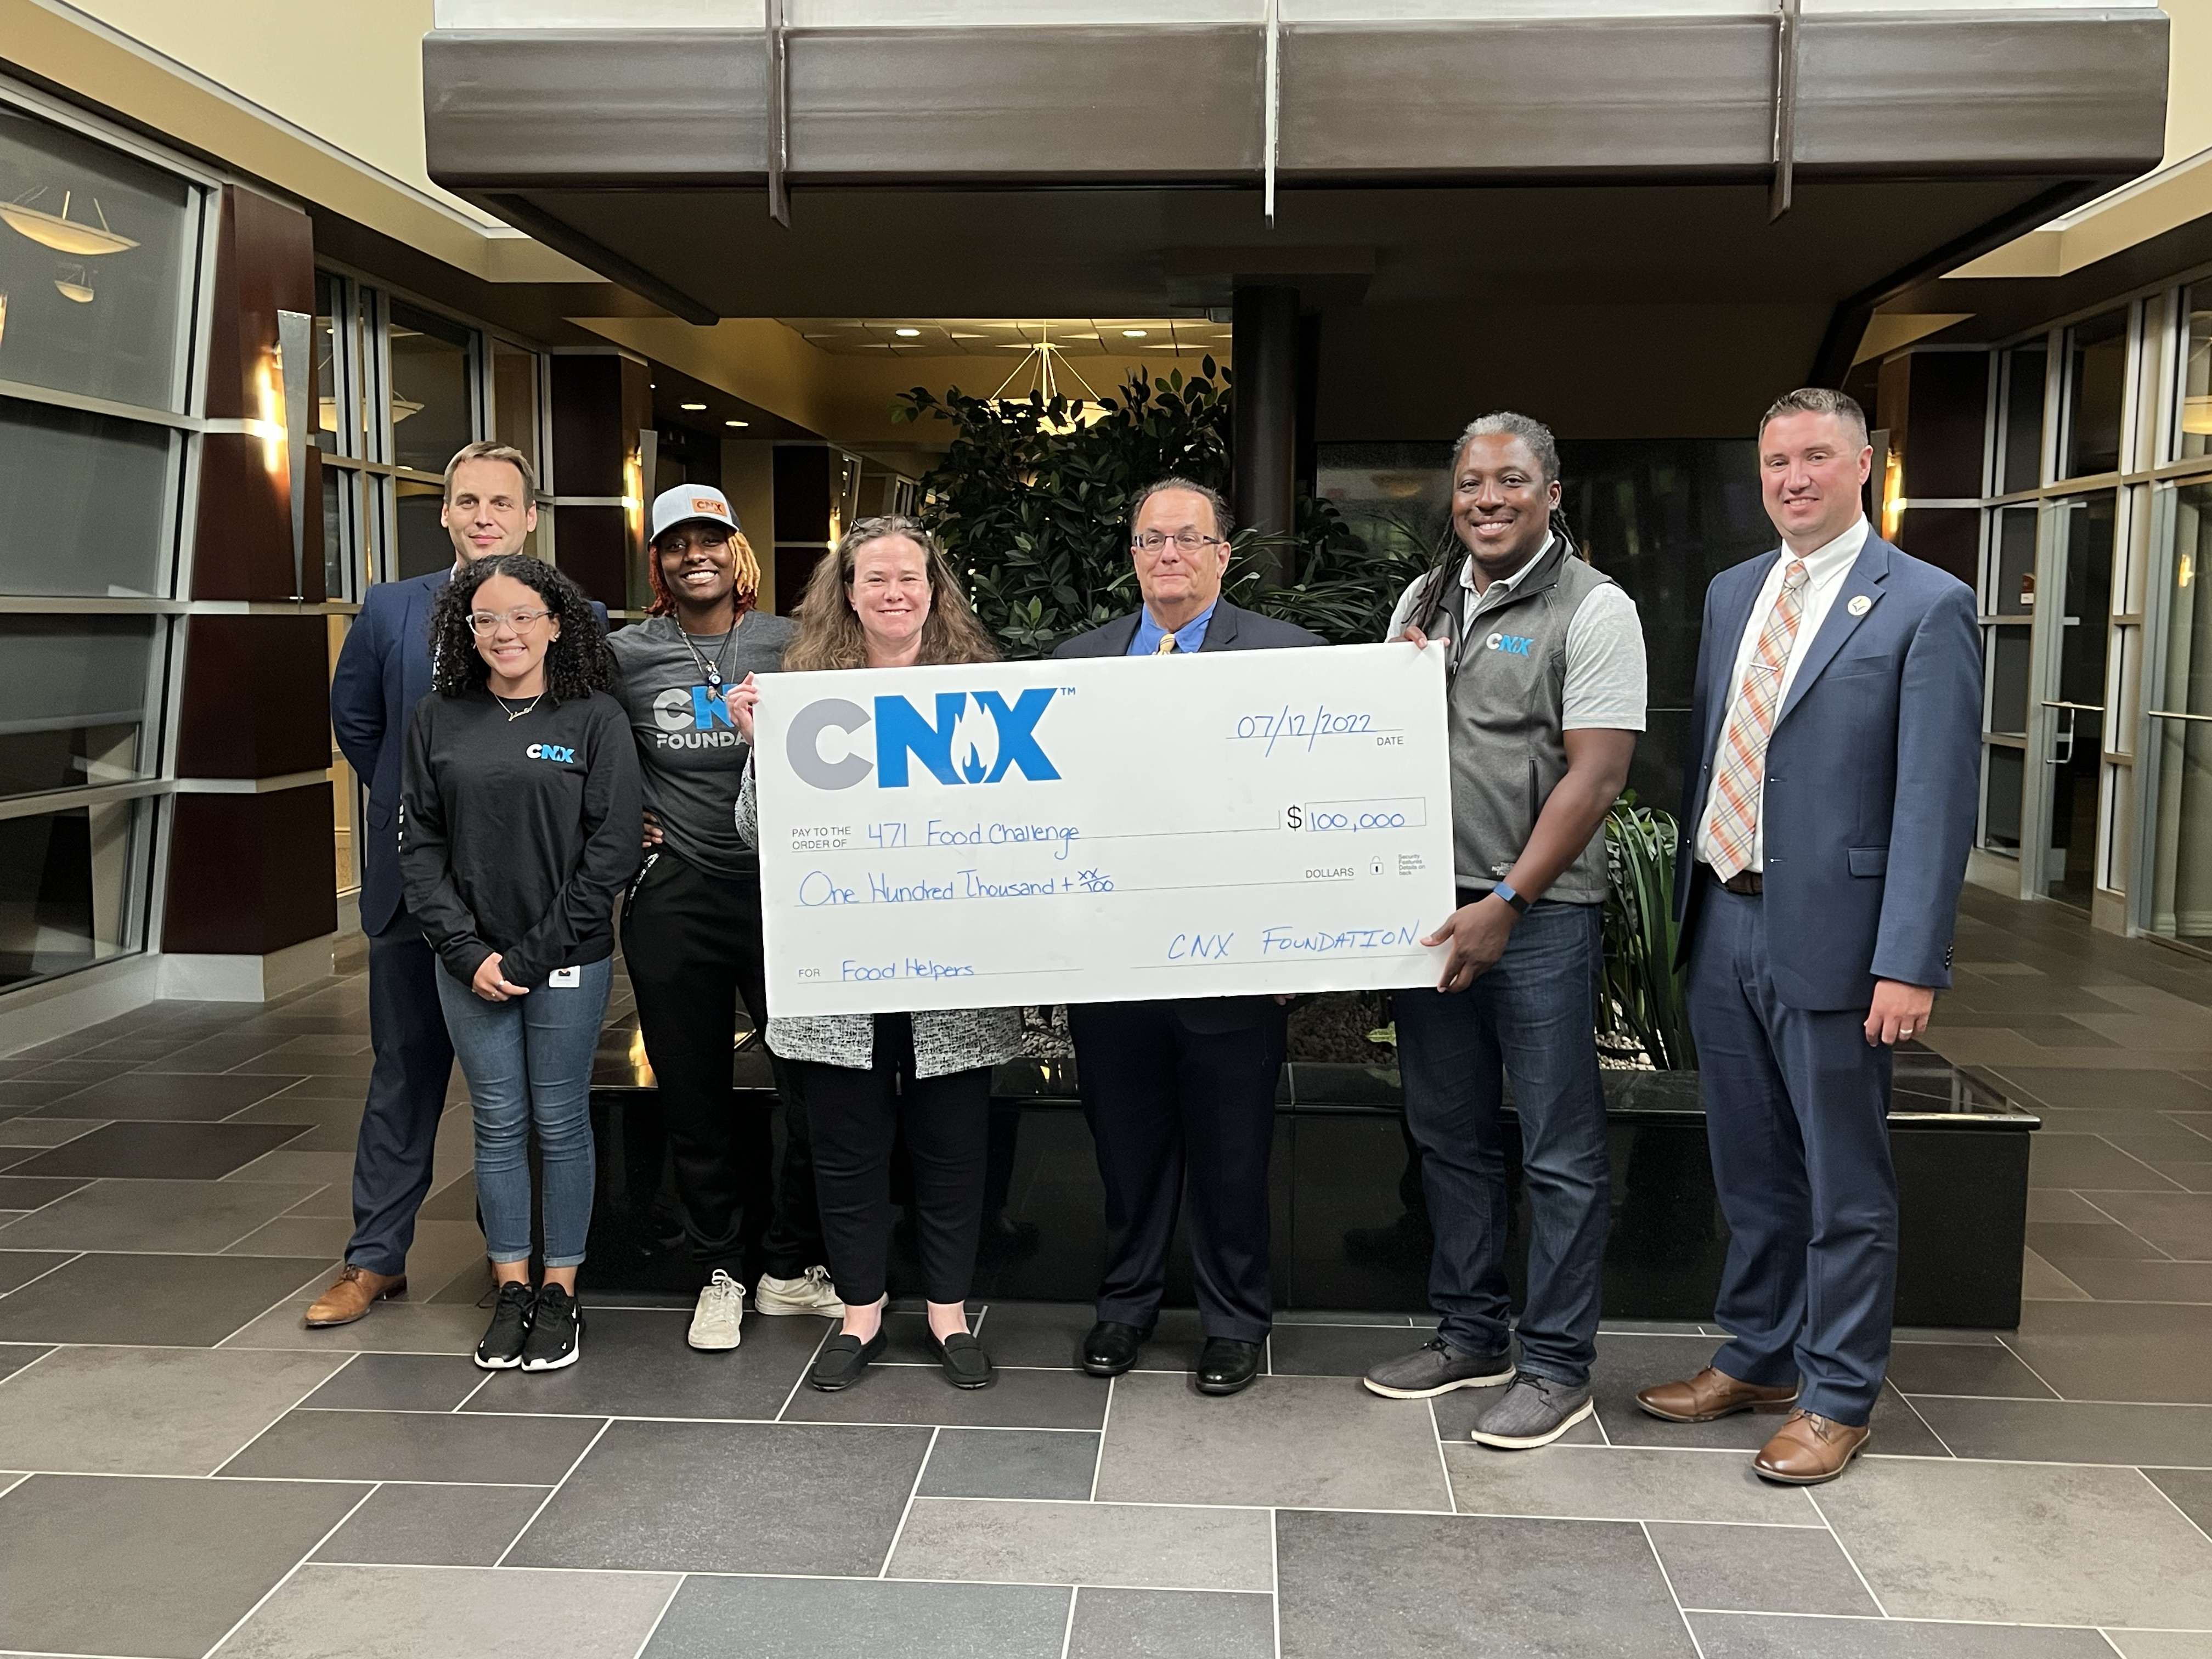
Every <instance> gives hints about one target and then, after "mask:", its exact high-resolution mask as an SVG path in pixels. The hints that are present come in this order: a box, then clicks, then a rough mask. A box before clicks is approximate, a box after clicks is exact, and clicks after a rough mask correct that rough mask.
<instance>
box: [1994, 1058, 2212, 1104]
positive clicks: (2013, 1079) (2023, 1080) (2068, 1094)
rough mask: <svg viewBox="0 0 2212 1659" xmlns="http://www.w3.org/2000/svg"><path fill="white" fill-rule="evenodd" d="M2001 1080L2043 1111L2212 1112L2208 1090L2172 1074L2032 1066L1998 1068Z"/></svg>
mask: <svg viewBox="0 0 2212 1659" xmlns="http://www.w3.org/2000/svg"><path fill="white" fill-rule="evenodd" d="M1998 1070H1999V1072H2000V1073H2002V1076H2003V1077H2004V1079H2005V1080H2006V1081H2007V1082H2008V1083H2012V1084H2015V1085H2018V1086H2019V1087H2020V1088H2021V1089H2023V1090H2025V1091H2027V1093H2028V1094H2030V1095H2032V1096H2033V1097H2035V1098H2036V1099H2037V1100H2039V1101H2040V1102H2042V1103H2044V1104H2045V1105H2047V1106H2057V1107H2060V1108H2073V1109H2083V1108H2089V1109H2107V1108H2112V1107H2118V1106H2148V1107H2151V1108H2153V1109H2157V1110H2160V1111H2182V1112H2187V1111H2197V1112H2204V1111H2212V1088H2207V1087H2206V1086H2205V1085H2203V1083H2201V1082H2192V1081H2191V1080H2190V1079H2188V1078H2185V1077H2183V1076H2181V1075H2179V1073H2173V1072H2160V1071H2136V1070H2128V1071H2121V1070H2118V1069H2117V1068H2116V1069H2112V1070H2106V1071H2100V1070H2085V1071H2077V1070H2074V1069H2072V1068H2070V1067H2069V1068H2067V1069H2064V1070H2060V1069H2057V1068H2056V1067H2051V1068H2047V1069H2038V1068H2037V1067H2035V1066H2000V1067H1999V1068H1998Z"/></svg>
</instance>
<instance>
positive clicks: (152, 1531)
mask: <svg viewBox="0 0 2212 1659" xmlns="http://www.w3.org/2000/svg"><path fill="white" fill-rule="evenodd" d="M367 1491H368V1488H367V1487H365V1486H340V1485H334V1484H326V1483H322V1482H313V1483H290V1482H280V1481H262V1480H132V1479H128V1478H122V1477H117V1476H68V1475H51V1474H40V1475H33V1477H32V1478H31V1479H30V1480H26V1481H24V1482H23V1483H22V1484H21V1486H17V1487H16V1488H15V1490H14V1491H12V1492H9V1494H8V1496H7V1498H6V1499H5V1500H4V1501H0V1560H4V1561H5V1562H7V1564H8V1580H7V1583H8V1593H7V1594H6V1595H4V1596H0V1648H6V1649H21V1650H29V1651H33V1652H54V1653H80V1654H82V1653H124V1654H135V1655H142V1656H145V1659H170V1656H175V1659H199V1656H200V1655H202V1654H204V1653H205V1652H206V1651H207V1650H208V1649H209V1648H210V1647H211V1646H212V1645H213V1644H215V1643H216V1641H218V1640H219V1639H221V1638H222V1633H223V1632H225V1631H227V1630H228V1629H229V1628H230V1627H231V1626H232V1625H234V1624H235V1623H236V1622H237V1621H238V1620H240V1618H242V1617H243V1616H244V1615H245V1613H246V1610H247V1609H248V1608H249V1607H252V1605H253V1604H254V1602H255V1601H258V1600H259V1599H260V1598H261V1596H263V1595H265V1594H266V1593H267V1592H268V1590H269V1589H270V1586H271V1585H273V1584H275V1583H276V1581H277V1580H278V1579H280V1578H282V1577H283V1576H284V1574H285V1573H286V1572H288V1571H290V1569H291V1567H292V1565H293V1564H294V1563H295V1562H296V1561H297V1560H299V1559H300V1558H301V1556H303V1555H305V1554H307V1552H308V1551H309V1550H311V1549H313V1547H314V1546H315V1541H316V1540H317V1539H319V1538H320V1537H321V1536H322V1535H323V1534H325V1532H327V1531H328V1530H329V1529H330V1528H331V1527H333V1526H335V1525H337V1522H338V1521H339V1520H340V1519H341V1518H342V1517H343V1516H344V1515H345V1513H346V1511H347V1510H349V1509H351V1508H352V1507H353V1506H354V1504H356V1503H357V1502H358V1501H359V1500H360V1499H361V1498H362V1495H363V1494H364V1493H365V1492H367ZM299 1653H300V1650H295V1651H294V1654H293V1655H291V1656H288V1659H299Z"/></svg>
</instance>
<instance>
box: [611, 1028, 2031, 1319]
mask: <svg viewBox="0 0 2212 1659" xmlns="http://www.w3.org/2000/svg"><path fill="white" fill-rule="evenodd" d="M1605 1081H1606V1097H1607V1130H1608V1135H1607V1138H1608V1142H1609V1146H1610V1149H1611V1152H1612V1162H1613V1222H1612V1230H1611V1234H1610V1237H1609V1239H1608V1242H1607V1249H1606V1283H1605V1311H1606V1314H1607V1316H1608V1317H1611V1318H1617V1319H1663V1320H1685V1321H1699V1320H1705V1319H1709V1318H1711V1315H1712V1307H1713V1291H1714V1287H1715V1285H1716V1284H1717V1281H1718V1279H1719V1273H1720V1265H1721V1257H1722V1254H1723V1251H1724V1250H1725V1249H1726V1247H1727V1243H1728V1230H1727V1227H1726V1225H1724V1224H1723V1221H1722V1220H1721V1217H1720V1212H1719V1209H1718V1207H1717V1205H1716V1203H1715V1201H1714V1196H1713V1181H1712V1169H1711V1164H1710V1163H1709V1161H1708V1159H1707V1156H1706V1149H1705V1114H1704V1112H1703V1111H1702V1110H1701V1109H1699V1104H1698V1091H1697V1078H1696V1075H1695V1074H1694V1073H1679V1072H1632V1071H1618V1070H1610V1069H1609V1070H1607V1072H1606V1073H1605ZM738 1086H739V1087H740V1088H741V1089H747V1090H752V1089H760V1090H766V1089H767V1087H768V1082H767V1068H766V1066H765V1065H764V1064H763V1063H762V1061H761V1060H759V1058H758V1057H757V1055H747V1054H741V1055H739V1056H738ZM1397 1102H1398V1080H1397V1074H1396V1073H1395V1072H1392V1071H1389V1070H1385V1069H1383V1068H1379V1067H1371V1066H1341V1065H1311V1064H1304V1063H1299V1064H1294V1065H1291V1066H1287V1067H1285V1076H1284V1085H1283V1090H1282V1095H1281V1098H1280V1101H1279V1104H1278V1107H1277V1112H1276V1121H1275V1158H1274V1164H1273V1176H1272V1180H1273V1208H1274V1289H1275V1302H1276V1305H1277V1307H1278V1308H1279V1309H1284V1310H1291V1309H1333V1310H1347V1311H1352V1310H1372V1311H1377V1312H1388V1313H1398V1314H1404V1313H1419V1312H1420V1311H1421V1310H1424V1309H1425V1308H1426V1306H1427V1305H1428V1297H1427V1291H1426V1284H1427V1276H1428V1248H1427V1234H1426V1228H1425V1223H1424V1222H1423V1221H1422V1220H1421V1219H1420V1218H1419V1216H1418V1215H1417V1214H1416V1213H1414V1212H1412V1211H1411V1210H1409V1207H1408V1205H1407V1201H1406V1199H1405V1198H1404V1196H1402V1194H1404V1193H1405V1192H1406V1191H1407V1190H1409V1189H1410V1188H1409V1186H1408V1183H1407V1176H1408V1170H1407V1143H1406V1139H1405V1137H1404V1134H1403V1133H1402V1131H1401V1121H1402V1117H1401V1113H1400V1111H1399V1109H1398V1104H1397ZM992 1114H993V1134H992V1158H993V1168H992V1181H991V1188H990V1190H991V1193H992V1194H993V1197H994V1209H993V1212H992V1213H991V1214H990V1215H989V1216H988V1217H987V1222H986V1225H985V1229H984V1240H983V1248H982V1251H981V1259H980V1261H978V1264H977V1273H976V1283H975V1294H976V1296H977V1297H984V1298H988V1297H999V1298H1006V1299H1015V1300H1024V1301H1030V1300H1034V1301H1066V1302H1088V1301H1089V1300H1091V1296H1092V1294H1093V1293H1094V1291H1096V1290H1097V1281H1098V1273H1099V1267H1100V1263H1101V1261H1102V1259H1103V1231H1102V1229H1103V1223H1102V1219H1101V1210H1102V1204H1101V1194H1100V1190H1099V1185H1098V1172H1097V1165H1096V1164H1095V1163H1094V1161H1093V1159H1092V1156H1091V1133H1090V1129H1089V1127H1087V1126H1086V1125H1085V1122H1084V1121H1083V1115H1082V1113H1081V1111H1080V1110H1079V1109H1078V1107H1077V1105H1076V1103H1075V1090H1074V1084H1073V1073H1072V1070H1071V1068H1070V1067H1068V1066H1066V1064H1065V1063H1063V1062H1053V1063H1039V1062H1024V1063H1021V1064H1018V1065H1014V1066H1002V1067H1001V1068H1000V1073H999V1076H998V1079H997V1085H996V1088H995V1090H994V1099H993V1103H992ZM1508 1121H1509V1124H1510V1111H1509V1114H1508ZM2037 1127H2039V1120H2038V1119H2037V1118H2036V1117H2035V1116H2034V1115H2032V1114H2030V1113H2028V1112H2026V1111H2023V1110H2021V1109H2019V1108H2018V1107H2017V1106H2015V1105H2013V1104H2012V1103H2010V1102H2008V1100H2006V1099H2005V1098H2004V1097H2003V1096H2002V1094H2001V1093H2000V1092H1998V1091H1997V1090H1996V1088H1995V1087H1994V1086H1993V1085H1992V1083H1991V1082H1990V1081H1989V1080H1987V1079H1984V1077H1983V1076H1981V1075H1979V1074H1975V1075H1969V1074H1968V1073H1964V1072H1960V1071H1958V1070H1956V1069H1954V1067H1952V1066H1950V1065H1948V1063H1947V1062H1945V1061H1943V1060H1940V1059H1938V1058H1937V1057H1936V1056H1935V1055H1933V1054H1928V1053H1926V1052H1925V1051H1922V1050H1916V1049H1914V1048H1907V1049H1905V1051H1903V1052H1901V1053H1900V1054H1899V1058H1898V1069H1897V1084H1896V1092H1895V1095H1894V1097H1893V1102H1892V1107H1891V1114H1890V1144H1891V1147H1892V1149H1893V1154H1894V1156H1895V1158H1896V1163H1897V1175H1898V1185H1899V1194H1900V1200H1901V1209H1902V1213H1901V1218H1900V1237H1899V1266H1898V1287H1897V1316H1896V1317H1897V1322H1898V1323H1899V1324H1900V1325H1923V1326H1966V1327H1980V1328H1991V1329H2001V1330H2002V1329H2010V1328H2013V1327H2015V1326H2016V1325H2017V1324H2018V1323H2019V1322H2020V1283H2021V1249H2022V1246H2023V1244H2024V1243H2025V1238H2026V1229H2027V1154H2028V1134H2029V1133H2030V1132H2031V1131H2033V1130H2034V1129H2035V1128H2037ZM592 1131H593V1133H594V1135H595V1136H596V1138H597V1141H598V1152H599V1195H598V1200H597V1206H596V1208H595V1210H594V1212H593V1215H592V1236H591V1243H590V1255H591V1260H590V1265H589V1267H587V1268H586V1273H587V1274H588V1276H589V1278H590V1280H591V1283H592V1286H593V1287H594V1288H595V1289H598V1290H601V1291H665V1292H668V1293H670V1294H672V1295H683V1294H688V1293H689V1291H690V1289H691V1288H692V1286H693V1280H692V1279H691V1278H690V1273H689V1269H688V1267H687V1266H686V1264H685V1262H684V1259H683V1250H682V1247H681V1243H680V1239H681V1231H682V1230H681V1226H680V1225H679V1223H678V1212H677V1210H676V1200H675V1196H674V1190H673V1187H672V1183H671V1182H670V1181H669V1180H668V1179H667V1171H666V1164H667V1158H666V1138H665V1133H663V1130H662V1127H661V1123H660V1117H659V1110H658V1106H657V1102H656V1098H655V1096H654V1092H653V1090H652V1088H651V1087H650V1086H640V1085H636V1084H635V1083H616V1082H607V1081H603V1082H602V1083H600V1084H599V1085H596V1086H595V1087H594V1088H593V1090H592ZM1507 1179H1508V1182H1509V1183H1510V1187H1511V1189H1512V1193H1513V1223H1512V1227H1511V1231H1510V1243H1509V1246H1508V1249H1509V1253H1510V1261H1509V1273H1510V1276H1511V1279H1512V1282H1513V1287H1514V1293H1515V1296H1516V1299H1517V1298H1518V1297H1519V1295H1520V1293H1521V1290H1522V1273H1523V1267H1524V1258H1525V1254H1526V1249H1527V1244H1526V1239H1527V1225H1526V1222H1527V1214H1526V1206H1527V1196H1526V1194H1525V1192H1524V1191H1523V1189H1522V1182H1521V1168H1520V1158H1519V1145H1518V1137H1517V1133H1512V1134H1510V1136H1509V1144H1508V1148H1507ZM908 1245H909V1241H908V1238H907V1237H905V1235H904V1233H903V1231H902V1232H901V1234H900V1235H899V1236H898V1237H897V1238H896V1244H895V1255H894V1261H893V1263H892V1271H891V1288H892V1291H893V1293H894V1294H908V1293H912V1292H913V1291H915V1290H916V1289H917V1288H918V1285H917V1276H916V1273H915V1263H914V1261H913V1258H912V1255H911V1252H910V1249H909V1248H908ZM1168 1297H1169V1300H1170V1303H1171V1304H1178V1305H1188V1304H1189V1302H1190V1299H1191V1285H1190V1273H1189V1264H1188V1258H1187V1256H1185V1255H1184V1254H1183V1252H1182V1250H1180V1249H1178V1250H1177V1252H1176V1257H1175V1259H1174V1261H1173V1265H1172V1267H1171V1268H1170V1279H1169V1286H1168Z"/></svg>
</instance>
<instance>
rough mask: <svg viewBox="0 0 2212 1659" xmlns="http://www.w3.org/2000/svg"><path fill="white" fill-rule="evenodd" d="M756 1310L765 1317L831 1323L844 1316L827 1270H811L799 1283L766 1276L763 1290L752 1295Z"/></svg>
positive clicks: (807, 1271) (768, 1274)
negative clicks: (785, 1316) (817, 1319)
mask: <svg viewBox="0 0 2212 1659" xmlns="http://www.w3.org/2000/svg"><path fill="white" fill-rule="evenodd" d="M753 1306H754V1308H755V1309H757V1310H758V1311H760V1312H762V1313H764V1314H815V1315H817V1316H824V1317H827V1318H830V1319H842V1318H843V1317H844V1316H845V1304H843V1303H842V1302H841V1301H840V1300H838V1297H837V1287H836V1285H833V1284H831V1283H830V1282H829V1269H828V1268H827V1267H809V1268H808V1269H807V1270H806V1271H805V1273H801V1274H799V1277H798V1278H796V1279H778V1278H776V1277H775V1275H774V1274H772V1273H763V1274H762V1275H761V1282H760V1289H759V1290H758V1291H756V1292H754V1295H753Z"/></svg>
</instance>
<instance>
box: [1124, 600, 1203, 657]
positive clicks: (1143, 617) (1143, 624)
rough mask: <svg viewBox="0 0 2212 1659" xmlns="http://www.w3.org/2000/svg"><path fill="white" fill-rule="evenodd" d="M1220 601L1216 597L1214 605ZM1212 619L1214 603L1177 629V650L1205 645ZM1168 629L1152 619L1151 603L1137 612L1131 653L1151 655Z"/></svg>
mask: <svg viewBox="0 0 2212 1659" xmlns="http://www.w3.org/2000/svg"><path fill="white" fill-rule="evenodd" d="M1220 603H1221V601H1220V600H1218V599H1216V600H1215V601H1214V602H1213V604H1214V605H1218V604H1220ZM1212 620H1213V605H1208V606H1206V609H1205V610H1203V611H1200V612H1199V613H1198V615H1196V616H1195V617H1192V618H1191V619H1190V620H1189V621H1188V622H1187V623H1184V624H1183V625H1182V627H1181V628H1178V629H1176V650H1177V651H1195V650H1197V649H1198V648H1199V647H1200V646H1201V645H1204V644H1205V643H1206V623H1210V622H1212ZM1167 631H1168V630H1167V629H1164V628H1163V627H1161V626H1160V625H1159V624H1158V623H1156V622H1154V621H1153V620H1152V607H1151V606H1150V605H1146V607H1145V608H1144V609H1143V610H1141V611H1138V612H1137V632H1136V635H1135V637H1133V639H1131V640H1130V641H1129V654H1130V655H1131V656H1133V657H1149V656H1151V655H1152V654H1153V653H1155V652H1157V651H1158V649H1159V648H1160V641H1161V640H1162V639H1164V638H1165V637H1166V635H1167Z"/></svg>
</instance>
